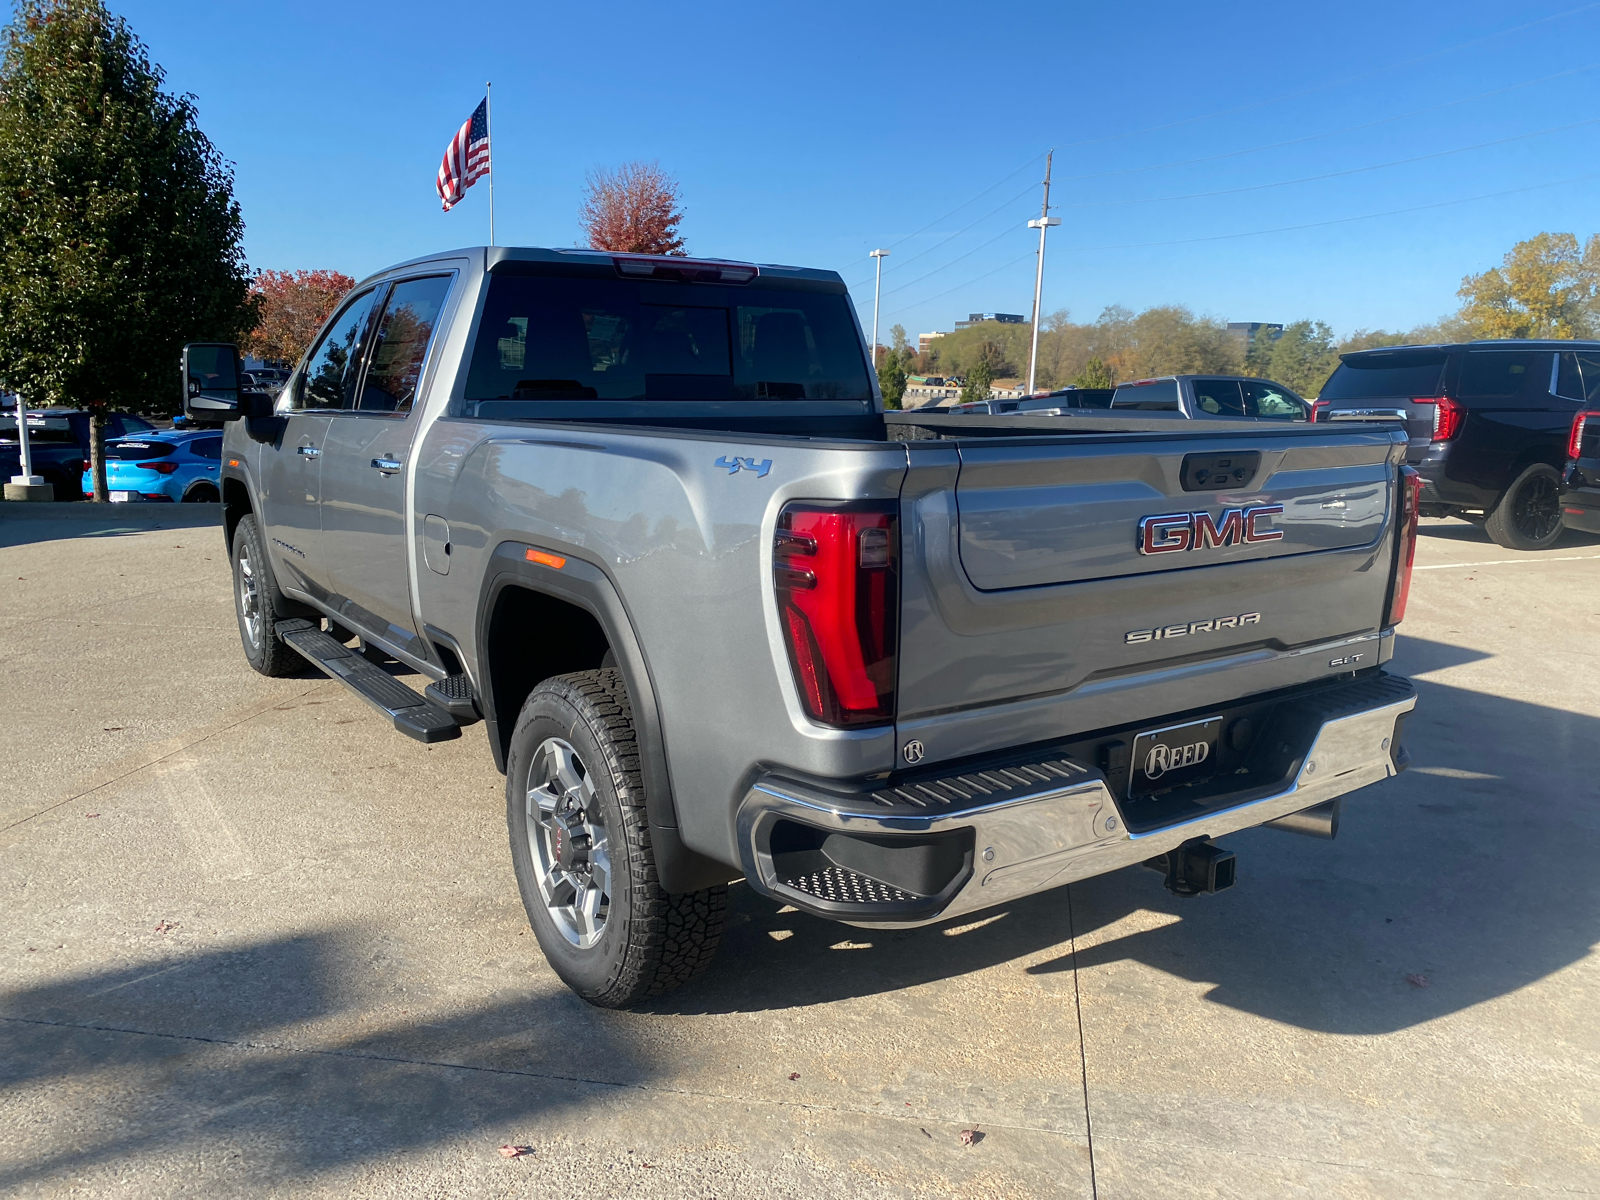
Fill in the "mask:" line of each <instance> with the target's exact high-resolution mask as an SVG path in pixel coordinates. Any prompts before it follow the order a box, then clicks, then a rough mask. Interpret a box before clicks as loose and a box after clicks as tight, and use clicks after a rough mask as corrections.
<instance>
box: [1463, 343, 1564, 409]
mask: <svg viewBox="0 0 1600 1200" xmlns="http://www.w3.org/2000/svg"><path fill="white" fill-rule="evenodd" d="M1549 387H1550V352H1549V351H1548V350H1544V351H1539V350H1489V351H1478V352H1475V353H1469V354H1468V355H1467V358H1466V361H1465V362H1464V363H1463V364H1462V366H1461V387H1460V393H1461V399H1463V400H1510V399H1513V398H1515V397H1519V396H1523V395H1525V394H1539V393H1543V392H1546V391H1547V390H1548V389H1549Z"/></svg>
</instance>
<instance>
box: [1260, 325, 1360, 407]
mask: <svg viewBox="0 0 1600 1200" xmlns="http://www.w3.org/2000/svg"><path fill="white" fill-rule="evenodd" d="M1338 365H1339V352H1338V351H1337V350H1335V349H1334V345H1333V330H1331V329H1329V328H1328V326H1327V324H1326V323H1324V322H1322V321H1295V322H1293V323H1291V324H1288V325H1285V326H1284V327H1283V332H1282V333H1281V334H1279V335H1278V336H1277V337H1276V338H1271V337H1266V336H1262V335H1257V337H1256V344H1255V345H1254V346H1252V347H1251V348H1250V353H1249V354H1248V355H1246V357H1245V370H1246V371H1248V372H1249V373H1250V374H1252V375H1259V376H1261V378H1263V379H1271V380H1273V381H1275V382H1277V383H1282V384H1285V385H1287V386H1288V387H1291V388H1293V389H1294V390H1295V391H1297V392H1299V393H1300V394H1301V395H1302V396H1315V395H1316V394H1317V393H1318V392H1319V391H1321V390H1322V385H1323V383H1324V382H1325V381H1326V380H1327V378H1328V376H1329V375H1331V374H1333V369H1334V368H1335V367H1336V366H1338Z"/></svg>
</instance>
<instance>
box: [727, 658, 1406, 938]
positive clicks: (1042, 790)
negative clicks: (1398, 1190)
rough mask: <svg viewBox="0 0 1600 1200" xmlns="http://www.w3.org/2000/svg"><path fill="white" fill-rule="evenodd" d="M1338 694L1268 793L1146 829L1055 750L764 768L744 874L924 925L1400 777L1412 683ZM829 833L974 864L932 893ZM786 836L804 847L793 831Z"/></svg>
mask: <svg viewBox="0 0 1600 1200" xmlns="http://www.w3.org/2000/svg"><path fill="white" fill-rule="evenodd" d="M1373 685H1376V686H1373ZM1328 695H1329V697H1330V698H1329V699H1328V700H1327V701H1326V703H1327V704H1328V705H1329V708H1328V715H1327V717H1326V719H1322V720H1320V724H1317V725H1315V726H1313V728H1314V730H1315V732H1314V734H1312V735H1311V736H1310V737H1309V740H1308V742H1307V743H1306V748H1305V749H1304V751H1303V752H1302V753H1298V754H1296V755H1295V756H1294V758H1293V761H1292V762H1291V764H1290V768H1289V771H1288V773H1287V775H1286V776H1285V777H1284V778H1283V779H1282V780H1281V781H1280V785H1279V786H1277V787H1276V788H1275V789H1274V790H1272V791H1270V793H1269V794H1266V795H1257V796H1256V797H1255V798H1252V799H1249V800H1247V801H1246V802H1244V803H1238V804H1234V805H1232V806H1228V805H1227V800H1226V798H1222V799H1220V800H1218V801H1215V802H1213V803H1212V804H1210V805H1209V806H1208V808H1207V810H1206V811H1204V812H1202V813H1200V814H1198V815H1196V816H1194V817H1192V818H1190V819H1187V820H1183V821H1180V822H1177V823H1174V824H1168V825H1164V826H1162V827H1161V828H1158V829H1152V830H1150V831H1148V832H1142V833H1136V832H1131V831H1130V830H1129V829H1128V826H1127V822H1126V820H1125V819H1124V815H1123V812H1122V809H1121V808H1120V807H1119V804H1118V801H1117V798H1116V797H1115V796H1114V795H1113V794H1112V791H1111V789H1110V788H1109V787H1108V786H1107V783H1106V779H1105V776H1104V775H1103V774H1102V773H1101V772H1100V771H1098V770H1096V769H1094V768H1091V767H1089V766H1086V765H1084V764H1083V763H1080V762H1075V761H1073V760H1071V759H1069V758H1065V757H1061V756H1058V755H1057V756H1050V755H1046V756H1042V757H1040V758H1038V759H1036V760H1032V761H1027V762H1011V763H1008V764H1006V765H1004V766H997V767H980V768H973V769H970V770H968V771H966V772H965V773H962V774H957V775H950V776H948V777H944V778H938V779H931V780H925V781H922V782H917V783H903V784H900V785H898V786H895V787H889V788H880V789H879V790H878V791H875V792H845V791H835V790H833V789H832V788H831V787H829V786H826V785H822V784H808V783H805V782H800V781H796V780H792V779H786V778H783V777H781V776H775V775H768V776H763V777H762V778H761V779H759V780H757V782H756V783H755V784H754V785H753V786H752V787H751V788H750V790H749V792H748V793H747V794H746V795H745V798H744V800H743V802H742V804H741V805H740V808H739V814H738V836H739V845H740V851H741V854H742V855H743V857H744V859H745V862H744V867H745V872H746V878H747V879H748V880H749V882H750V883H751V885H752V886H754V887H755V888H757V890H759V891H762V892H764V893H766V894H767V895H769V896H771V897H773V898H774V899H779V900H782V901H785V902H787V903H790V904H794V905H795V906H796V907H799V908H803V909H806V910H808V911H811V912H814V913H817V914H818V915H821V916H827V917H830V918H833V919H835V920H841V921H844V922H846V923H848V924H851V925H861V926H866V927H872V928H906V927H913V926H917V925H926V924H929V923H931V922H934V921H939V920H944V919H946V918H949V917H954V916H959V915H961V914H963V913H968V912H972V911H975V910H977V909H982V908H988V907H990V906H992V905H995V904H1002V903H1005V902H1007V901H1010V900H1015V899H1017V898H1018V897H1021V896H1028V895H1032V894H1033V893H1035V892H1042V891H1045V890H1048V889H1050V888H1055V887H1060V886H1062V885H1063V884H1068V883H1072V882H1074V881H1076V880H1079V879H1086V878H1088V877H1090V876H1093V875H1103V874H1105V873H1106V872H1108V871H1115V870H1117V869H1119V868H1121V867H1126V866H1131V865H1134V864H1136V863H1141V862H1144V861H1145V860H1147V859H1151V858H1154V857H1156V856H1158V855H1161V854H1164V853H1166V852H1167V851H1169V850H1172V849H1175V848H1176V847H1178V846H1179V845H1181V844H1183V843H1184V842H1187V841H1190V840H1192V839H1195V838H1213V837H1219V836H1222V835H1224V834H1229V833H1233V832H1235V831H1236V830H1240V829H1248V828H1251V827H1253V826H1256V825H1262V824H1265V823H1266V822H1268V821H1272V820H1275V819H1277V818H1279V817H1284V816H1288V815H1289V814H1291V813H1297V812H1300V811H1302V810H1304V809H1308V808H1312V807H1314V806H1316V805H1319V804H1323V803H1326V802H1327V801H1329V800H1333V799H1336V798H1338V797H1340V796H1343V795H1346V794H1347V793H1349V792H1353V791H1355V790H1357V789H1358V788H1363V787H1366V786H1367V785H1368V784H1372V783H1377V782H1379V781H1380V780H1384V779H1387V778H1389V777H1390V776H1393V775H1396V774H1398V773H1399V771H1400V769H1401V767H1402V765H1403V762H1404V759H1403V757H1402V754H1403V751H1402V750H1401V748H1400V747H1399V745H1398V744H1397V742H1396V740H1395V739H1396V737H1397V722H1398V721H1399V720H1400V718H1401V717H1403V716H1404V715H1405V714H1407V713H1409V712H1410V711H1411V710H1412V709H1413V708H1415V707H1416V702H1417V701H1416V694H1415V692H1414V690H1412V688H1411V685H1410V683H1409V681H1407V680H1403V679H1399V678H1397V677H1394V676H1386V675H1380V676H1377V677H1376V678H1369V679H1367V680H1364V681H1361V682H1360V683H1353V684H1351V685H1350V687H1349V688H1347V689H1344V690H1343V691H1342V692H1340V691H1336V692H1333V693H1329V694H1328ZM1340 698H1342V702H1337V701H1338V700H1340ZM784 828H787V829H789V830H795V829H798V830H801V831H802V840H803V839H804V836H805V833H804V831H815V832H814V835H811V836H812V841H813V842H815V846H814V847H813V848H812V849H810V850H809V851H807V853H809V854H810V857H809V858H808V857H806V854H805V853H802V854H800V855H794V854H789V855H785V854H783V853H780V852H777V851H775V849H774V847H775V846H776V845H778V844H779V843H777V842H775V841H774V840H773V839H774V836H775V834H778V836H779V838H780V841H781V840H782V838H783V836H784V835H783V834H782V833H779V831H780V830H782V829H784ZM966 831H970V835H969V834H968V833H967V832H966ZM830 834H838V835H845V836H844V837H843V838H839V839H835V841H834V844H835V845H841V846H846V848H847V849H848V846H847V845H846V844H847V843H848V844H854V843H856V842H858V841H859V842H860V843H861V844H864V845H865V844H869V843H870V844H872V845H876V846H881V847H894V846H895V845H896V844H897V843H898V842H899V839H908V840H907V841H906V842H905V843H904V844H906V845H911V844H914V843H926V844H927V845H929V846H930V847H934V849H931V850H930V851H929V853H935V852H937V853H942V854H944V855H945V857H946V858H947V859H948V858H949V856H950V855H952V854H964V855H965V866H964V868H963V869H962V870H960V871H959V872H957V873H956V874H955V875H954V876H953V877H952V878H951V879H950V880H949V882H948V883H947V884H946V885H944V886H942V887H939V888H938V890H937V891H936V892H934V893H933V894H923V893H920V892H918V891H917V890H916V889H915V888H914V887H909V886H907V885H906V884H905V882H904V880H903V879H901V880H899V881H896V880H894V879H889V880H884V879H881V878H875V877H873V876H872V875H871V874H869V873H867V871H864V870H861V869H860V868H859V867H858V868H857V869H855V870H852V869H850V868H849V867H848V866H843V867H840V866H833V865H830V864H829V863H828V862H827V860H826V859H825V858H821V857H818V856H819V855H825V854H827V845H828V840H827V839H828V835H830ZM969 838H970V840H969ZM941 839H942V840H941ZM788 840H789V842H790V843H794V837H793V836H792V835H789V836H788ZM946 843H956V844H953V845H947V844H946ZM806 845H808V846H810V845H811V843H806ZM832 857H833V858H834V859H835V860H837V859H839V857H840V856H839V855H837V854H835V855H833V856H832ZM869 858H870V855H869ZM786 862H800V863H802V864H803V866H802V867H800V868H798V870H800V871H801V872H802V874H801V875H799V876H794V875H793V874H792V872H793V871H794V870H796V869H797V868H794V867H787V868H786V866H785V864H786Z"/></svg>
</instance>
